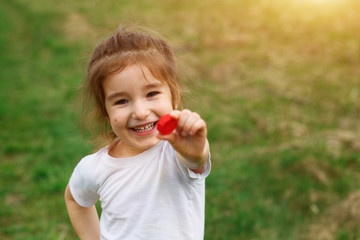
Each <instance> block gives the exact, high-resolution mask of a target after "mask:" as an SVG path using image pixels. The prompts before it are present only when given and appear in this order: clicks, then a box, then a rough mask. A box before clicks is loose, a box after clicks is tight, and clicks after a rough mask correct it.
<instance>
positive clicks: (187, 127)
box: [182, 112, 201, 136]
mask: <svg viewBox="0 0 360 240" xmlns="http://www.w3.org/2000/svg"><path fill="white" fill-rule="evenodd" d="M199 119H201V118H200V115H199V114H198V113H194V112H193V113H191V114H190V115H189V116H188V117H187V119H186V121H185V124H184V126H183V129H182V133H184V134H183V135H185V136H187V135H190V131H191V129H192V128H193V125H194V124H195V123H196V122H197V121H198V120H199Z"/></svg>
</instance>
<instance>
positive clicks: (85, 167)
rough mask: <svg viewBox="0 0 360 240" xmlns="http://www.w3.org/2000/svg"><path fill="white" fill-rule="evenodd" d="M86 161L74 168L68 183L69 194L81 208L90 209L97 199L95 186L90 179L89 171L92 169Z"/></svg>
mask: <svg viewBox="0 0 360 240" xmlns="http://www.w3.org/2000/svg"><path fill="white" fill-rule="evenodd" d="M86 160H87V159H83V160H81V161H80V163H79V164H78V165H77V166H76V167H75V169H74V171H73V173H72V175H71V178H70V181H69V188H70V192H71V194H72V196H73V198H74V199H75V201H76V202H77V203H78V204H79V205H80V206H82V207H90V206H92V205H94V204H95V203H96V202H97V200H98V199H99V195H98V193H97V186H96V184H95V182H94V179H92V178H91V170H92V169H94V168H93V167H92V166H91V164H89V161H86Z"/></svg>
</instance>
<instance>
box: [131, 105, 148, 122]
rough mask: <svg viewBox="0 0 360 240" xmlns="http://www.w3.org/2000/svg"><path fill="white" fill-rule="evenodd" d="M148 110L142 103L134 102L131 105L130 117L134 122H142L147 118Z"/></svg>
mask: <svg viewBox="0 0 360 240" xmlns="http://www.w3.org/2000/svg"><path fill="white" fill-rule="evenodd" d="M149 114H150V110H149V108H148V107H147V106H146V103H144V102H143V101H136V102H134V104H133V111H132V114H131V117H132V118H133V119H136V120H144V119H146V118H147V116H149Z"/></svg>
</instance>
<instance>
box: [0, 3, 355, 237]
mask: <svg viewBox="0 0 360 240" xmlns="http://www.w3.org/2000/svg"><path fill="white" fill-rule="evenodd" d="M359 11H360V2H359V1H358V0H273V1H270V0H257V1H250V0H225V1H212V0H209V1H202V0H192V1H189V0H185V1H173V0H169V1H166V0H162V1H155V0H139V1H101V2H100V1H84V0H79V1H70V0H64V1H60V2H56V1H46V0H37V1H29V0H0V127H1V131H0V143H1V144H0V159H1V162H0V164H1V167H0V186H1V187H0V198H1V202H2V208H0V217H1V218H0V219H1V222H0V225H1V227H0V229H1V230H0V239H5V240H6V239H15V240H16V239H77V237H76V234H75V233H74V231H73V229H72V227H71V225H70V221H69V220H68V216H67V212H66V208H65V204H64V201H63V191H64V188H65V186H66V184H67V182H68V180H69V177H70V175H71V172H72V170H73V168H74V167H75V165H76V163H77V162H78V161H79V160H80V159H81V158H82V157H83V156H85V155H86V154H89V153H91V152H93V151H94V147H93V146H92V145H91V144H90V143H89V140H88V139H86V137H84V136H83V135H81V133H80V130H79V127H78V124H77V115H76V112H77V110H76V107H75V106H74V99H75V97H76V93H77V92H76V89H77V87H78V86H79V84H80V82H81V80H82V79H83V76H84V72H85V66H86V63H87V59H88V56H89V55H90V53H91V51H92V48H93V47H94V45H95V44H96V43H97V42H98V41H99V40H100V39H103V38H104V37H106V36H107V35H109V34H110V33H111V32H113V31H114V29H115V28H116V27H117V26H119V25H120V24H122V23H136V24H142V25H146V26H148V27H149V28H152V29H154V30H156V31H158V32H160V33H161V34H163V35H165V36H166V37H167V38H168V39H169V41H170V43H171V45H172V46H173V47H174V48H175V49H176V54H177V57H178V63H179V68H180V69H181V72H182V79H183V81H184V86H185V87H186V88H187V89H188V90H189V91H188V92H187V93H185V95H184V106H185V107H187V108H191V109H193V110H196V111H198V112H200V113H201V115H202V116H203V117H204V118H205V120H206V121H207V124H208V128H209V140H210V142H211V149H212V150H211V151H212V156H213V159H212V164H213V169H212V173H211V175H210V176H209V177H208V179H207V189H206V190H207V195H206V230H205V239H207V240H211V239H214V240H215V239H216V240H217V239H269V240H278V239H286V240H288V239H289V240H290V239H296V240H298V239H299V240H302V239H319V240H327V239H338V240H343V239H359V238H360V211H359V209H360V190H359V182H360V171H359V169H360V121H359V117H360V49H359V46H360V16H359ZM99 211H100V209H99Z"/></svg>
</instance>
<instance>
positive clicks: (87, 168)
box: [74, 147, 107, 181]
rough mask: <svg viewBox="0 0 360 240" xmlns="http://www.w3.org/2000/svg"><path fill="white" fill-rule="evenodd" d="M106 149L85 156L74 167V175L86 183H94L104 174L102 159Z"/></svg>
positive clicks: (104, 156)
mask: <svg viewBox="0 0 360 240" xmlns="http://www.w3.org/2000/svg"><path fill="white" fill-rule="evenodd" d="M106 151H107V147H104V148H102V149H100V150H99V151H97V152H95V153H93V154H90V155H87V156H85V157H84V158H82V159H81V160H80V162H79V163H78V164H77V166H76V167H75V170H74V173H77V174H78V175H79V176H80V177H81V178H83V179H84V180H88V181H96V180H97V179H99V178H101V175H102V174H103V173H104V172H103V169H104V159H105V158H106Z"/></svg>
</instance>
